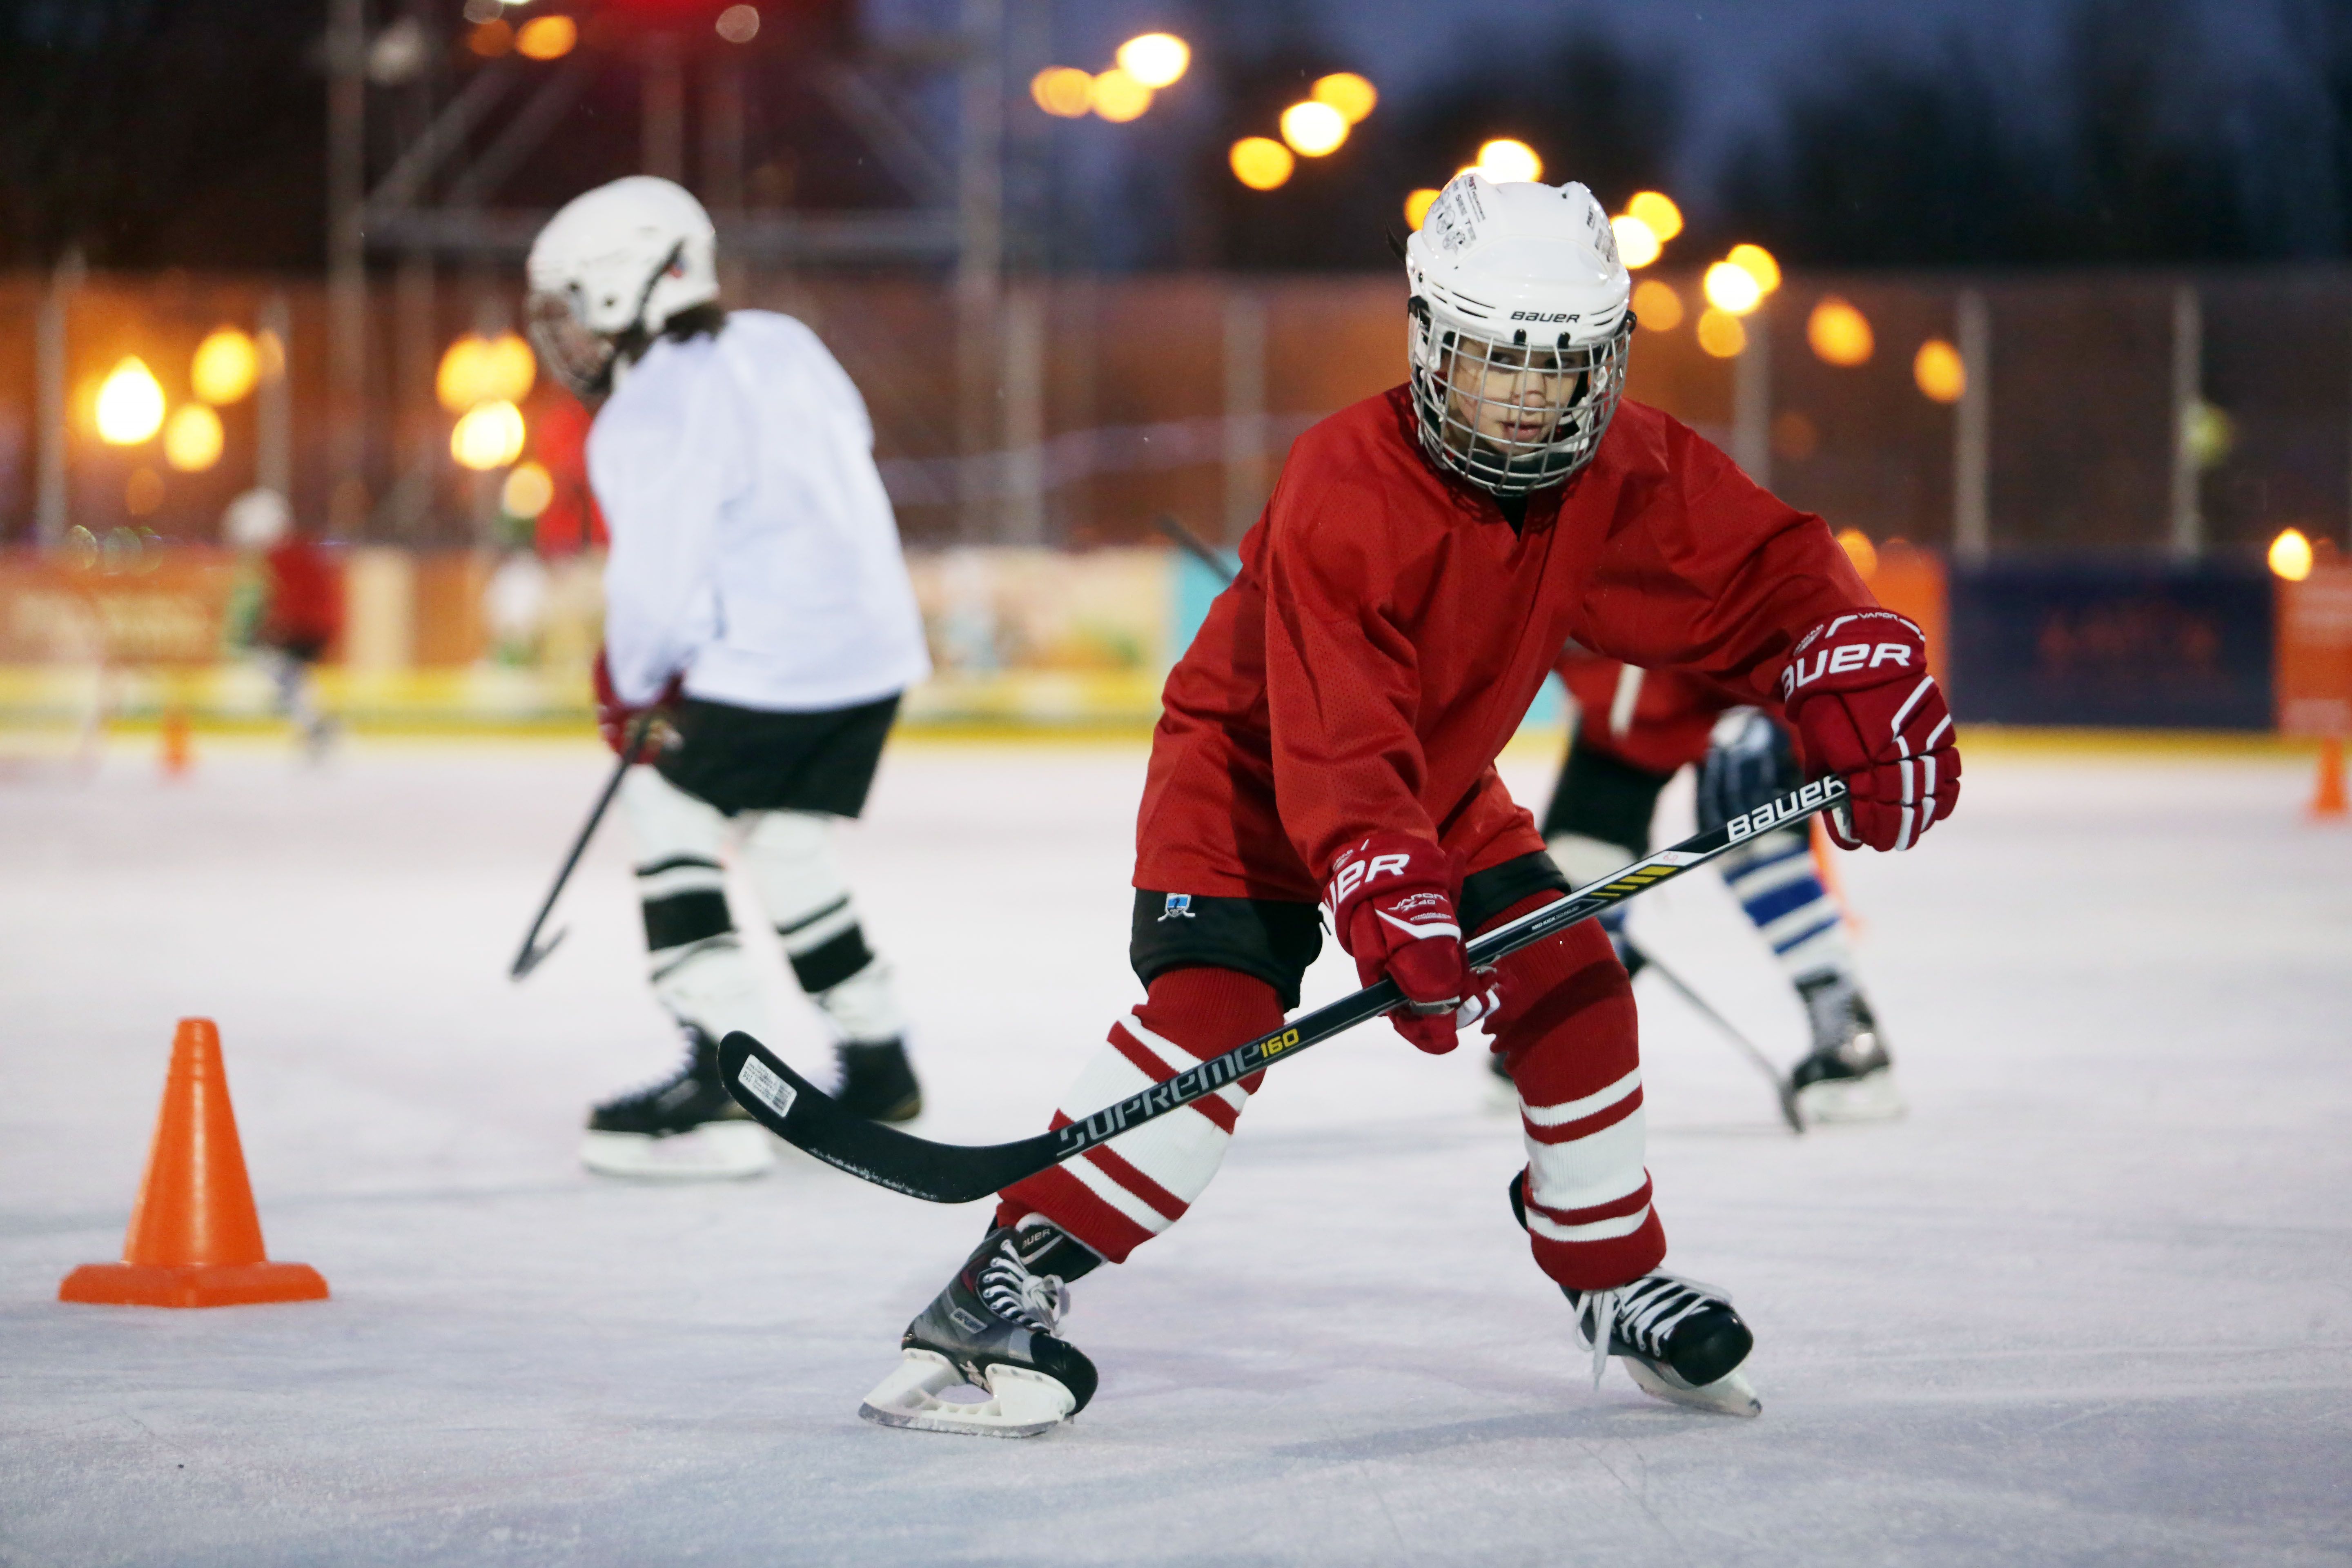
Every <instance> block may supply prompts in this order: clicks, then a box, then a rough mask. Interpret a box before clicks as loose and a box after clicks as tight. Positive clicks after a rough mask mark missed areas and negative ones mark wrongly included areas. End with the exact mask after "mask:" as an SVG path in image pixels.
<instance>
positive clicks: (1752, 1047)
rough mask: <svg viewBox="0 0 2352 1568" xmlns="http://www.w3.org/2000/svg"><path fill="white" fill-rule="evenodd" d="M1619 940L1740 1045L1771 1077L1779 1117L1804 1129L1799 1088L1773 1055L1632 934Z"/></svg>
mask: <svg viewBox="0 0 2352 1568" xmlns="http://www.w3.org/2000/svg"><path fill="white" fill-rule="evenodd" d="M1617 942H1618V945H1620V946H1621V947H1622V948H1623V949H1624V950H1625V956H1627V957H1628V958H1633V959H1636V960H1639V961H1640V963H1641V965H1642V967H1643V968H1644V969H1646V970H1648V971H1650V972H1651V973H1653V974H1655V975H1656V976H1657V977H1658V978H1659V979H1661V980H1663V981H1664V982H1665V983H1666V984H1668V985H1670V986H1672V987H1674V989H1675V992H1676V993H1678V994H1680V995H1681V997H1682V999H1683V1000H1684V1001H1685V1002H1687V1003H1689V1004H1690V1005H1691V1006H1692V1007H1694V1008H1696V1010H1697V1012H1698V1015H1699V1016H1700V1017H1702V1018H1705V1019H1706V1021H1707V1022H1708V1023H1710V1024H1713V1025H1714V1026H1716V1028H1717V1029H1718V1030H1720V1031H1721V1032H1722V1035H1723V1037H1724V1038H1725V1039H1727V1040H1729V1041H1730V1042H1731V1043H1732V1044H1733V1045H1734V1046H1736V1047H1738V1048H1739V1054H1740V1055H1741V1056H1744V1057H1746V1058H1748V1060H1749V1061H1751V1062H1753V1063H1755V1064H1756V1070H1757V1071H1759V1072H1760V1073H1762V1074H1763V1075H1764V1076H1765V1077H1766V1078H1767V1079H1770V1080H1771V1084H1772V1093H1773V1096H1774V1098H1776V1099H1778V1100H1780V1116H1781V1119H1782V1120H1783V1121H1787V1122H1788V1124H1789V1131H1791V1132H1802V1131H1804V1130H1805V1118H1804V1114H1803V1113H1802V1112H1801V1111H1800V1110H1798V1109H1797V1091H1796V1089H1795V1088H1794V1087H1793V1086H1792V1085H1791V1084H1790V1082H1789V1079H1788V1075H1787V1074H1785V1073H1783V1072H1781V1070H1780V1068H1776V1067H1774V1066H1773V1065H1772V1058H1769V1057H1768V1056H1766V1055H1765V1054H1764V1053H1763V1051H1762V1050H1760V1049H1759V1048H1758V1047H1757V1044H1756V1042H1755V1041H1753V1040H1751V1039H1749V1038H1748V1037H1747V1036H1746V1035H1744V1034H1742V1033H1740V1031H1739V1029H1738V1026H1736V1025H1734V1024H1733V1023H1732V1021H1731V1020H1730V1019H1728V1018H1727V1017H1725V1016H1723V1015H1722V1014H1720V1013H1718V1012H1717V1011H1716V1010H1715V1008H1714V1006H1713V1005H1711V1004H1710V1003H1709V1002H1708V1001H1707V999H1706V997H1704V996H1702V995H1700V994H1698V993H1697V992H1696V991H1694V990H1692V989H1691V986H1690V983H1689V982H1688V981H1686V980H1685V979H1684V978H1683V977H1682V976H1681V975H1679V974H1676V973H1675V972H1674V971H1673V970H1671V969H1669V968H1667V967H1666V966H1665V965H1664V964H1663V963H1659V962H1658V960H1657V956H1656V955H1655V954H1654V953H1652V952H1648V951H1647V950H1646V949H1644V948H1643V947H1642V946H1640V945H1639V944H1638V943H1636V942H1634V941H1633V938H1632V937H1629V936H1625V935H1623V934H1622V933H1620V935H1619V936H1618V938H1617Z"/></svg>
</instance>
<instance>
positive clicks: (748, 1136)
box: [580, 1027, 776, 1182]
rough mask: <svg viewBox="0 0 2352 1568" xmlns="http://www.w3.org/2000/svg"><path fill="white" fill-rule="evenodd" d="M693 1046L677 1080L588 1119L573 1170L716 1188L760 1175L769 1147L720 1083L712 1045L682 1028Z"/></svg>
mask: <svg viewBox="0 0 2352 1568" xmlns="http://www.w3.org/2000/svg"><path fill="white" fill-rule="evenodd" d="M688 1037H689V1038H690V1039H691V1041H692V1045H691V1047H690V1048H689V1049H688V1053H687V1059H686V1063H685V1065H684V1066H682V1067H681V1068H679V1069H678V1070H677V1075H676V1076H674V1077H672V1078H668V1079H663V1080H662V1081H661V1082H660V1083H657V1084H655V1085H653V1086H652V1087H650V1088H647V1089H639V1090H637V1091H635V1093H632V1094H626V1095H623V1096H621V1097H620V1098H618V1099H615V1100H606V1101H605V1102H604V1104H602V1105H600V1106H598V1107H596V1109H595V1110H593V1111H591V1112H590V1113H589V1116H588V1132H587V1136H585V1137H584V1138H583V1139H582V1140H581V1142H580V1163H582V1164H583V1165H585V1166H587V1167H588V1168H589V1169H590V1170H592V1171H594V1172H596V1173H598V1174H599V1175H605V1176H635V1177H639V1178H644V1179H650V1180H655V1181H676V1182H717V1181H728V1180H731V1179H734V1178H737V1177H742V1176H757V1175H761V1174H763V1173H766V1172H767V1171H768V1170H770V1169H771V1168H772V1167H773V1166H774V1164H775V1163H776V1150H775V1140H774V1139H773V1138H772V1137H771V1136H770V1135H769V1132H768V1130H767V1129H766V1128H764V1127H762V1126H761V1125H760V1124H759V1123H758V1122H756V1121H752V1120H751V1112H749V1111H747V1110H744V1109H743V1108H742V1107H741V1106H740V1105H738V1104H736V1103H735V1101H734V1100H732V1099H731V1098H730V1096H729V1095H728V1093H727V1090H726V1088H725V1086H724V1085H722V1084H721V1083H720V1082H719V1042H718V1041H716V1040H714V1039H712V1038H711V1037H709V1035H707V1034H705V1033H703V1032H702V1031H701V1030H700V1029H696V1028H691V1027H689V1028H688Z"/></svg>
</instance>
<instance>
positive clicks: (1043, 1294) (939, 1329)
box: [857, 1215, 1102, 1437]
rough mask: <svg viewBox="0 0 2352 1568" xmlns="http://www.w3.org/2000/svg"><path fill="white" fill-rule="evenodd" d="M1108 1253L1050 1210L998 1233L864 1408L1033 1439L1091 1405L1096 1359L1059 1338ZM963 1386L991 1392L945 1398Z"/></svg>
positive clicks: (932, 1310)
mask: <svg viewBox="0 0 2352 1568" xmlns="http://www.w3.org/2000/svg"><path fill="white" fill-rule="evenodd" d="M1101 1261H1102V1259H1101V1258H1099V1257H1097V1255H1096V1254H1095V1253H1093V1252H1092V1251H1090V1250H1088V1249H1087V1247H1085V1246H1083V1245H1082V1244H1080V1243H1079V1242H1077V1241H1076V1240H1074V1239H1072V1238H1071V1237H1067V1236H1065V1235H1064V1234H1062V1232H1061V1230H1060V1229H1059V1228H1057V1227H1056V1226H1054V1225H1053V1224H1052V1223H1051V1222H1050V1221H1048V1220H1047V1219H1046V1218H1045V1216H1044V1215H1028V1216H1027V1217H1026V1218H1024V1219H1023V1220H1022V1222H1021V1223H1020V1224H1019V1225H1018V1226H1005V1227H1003V1228H1002V1229H998V1230H992V1231H990V1232H989V1233H988V1237H987V1238H986V1239H985V1240H983V1241H982V1243H981V1244H980V1247H978V1249H977V1250H975V1251H974V1252H973V1253H972V1255H971V1257H970V1258H966V1259H965V1260H964V1265H963V1267H962V1268H960V1269H958V1270H957V1271H956V1276H955V1278H954V1279H950V1280H949V1281H948V1286H947V1289H944V1290H942V1291H940V1293H939V1295H938V1296H937V1297H936V1298H934V1299H933V1300H932V1301H931V1304H930V1305H929V1306H928V1307H926V1308H924V1309H923V1310H922V1312H921V1314H920V1315H919V1316H918V1317H917V1318H916V1319H915V1321H913V1322H911V1323H908V1325H907V1331H906V1333H905V1334H904V1335H903V1336H901V1338H900V1339H899V1342H898V1344H899V1348H900V1350H901V1351H902V1352H904V1355H905V1359H904V1360H903V1361H902V1362H900V1363H899V1365H898V1370H897V1371H896V1372H894V1373H891V1374H890V1375H889V1376H888V1377H886V1378H884V1379H883V1380H882V1381H881V1383H880V1384H877V1386H876V1387H875V1390H874V1392H873V1393H871V1394H867V1395H866V1402H865V1403H864V1404H862V1405H859V1406H858V1407H857V1414H858V1415H862V1416H864V1417H865V1418H866V1420H868V1421H877V1422H880V1423H881V1424H882V1425H883V1426H906V1427H910V1428H912V1429H913V1430H915V1431H918V1432H958V1433H961V1434H963V1435H965V1436H973V1437H1034V1436H1037V1435H1039V1434H1040V1433H1043V1432H1050V1431H1052V1430H1053V1429H1054V1428H1055V1427H1056V1426H1060V1425H1061V1424H1062V1423H1063V1422H1065V1421H1066V1420H1068V1419H1069V1418H1070V1417H1071V1416H1073V1415H1076V1414H1077V1413H1078V1412H1079V1411H1081V1410H1084V1409H1085V1408H1086V1407H1087V1401H1088V1400H1089V1399H1092V1398H1093V1397H1094V1394H1095V1363H1092V1362H1090V1361H1088V1360H1087V1358H1086V1357H1085V1356H1084V1355H1083V1354H1081V1353H1080V1352H1079V1351H1078V1349H1077V1347H1076V1346H1075V1345H1073V1344H1070V1343H1069V1342H1066V1341H1064V1340H1058V1339H1055V1337H1054V1329H1055V1326H1056V1325H1057V1324H1058V1323H1059V1322H1060V1321H1061V1320H1062V1315H1063V1314H1064V1313H1065V1312H1066V1311H1068V1310H1069V1289H1068V1282H1069V1281H1070V1280H1072V1279H1077V1278H1078V1277H1079V1276H1080V1275H1082V1274H1085V1273H1087V1272H1088V1271H1089V1270H1091V1269H1092V1268H1094V1267H1095V1266H1096V1265H1097V1264H1098V1263H1100V1262H1101ZM957 1384H971V1386H973V1387H975V1388H984V1389H986V1390H987V1391H988V1393H989V1394H990V1397H989V1398H987V1399H985V1400H981V1401H976V1402H974V1403H971V1404H967V1405H958V1404H951V1403H950V1402H948V1401H946V1400H942V1399H941V1398H940V1397H939V1396H940V1394H941V1393H942V1392H943V1391H945V1390H947V1389H950V1388H953V1387H955V1386H956V1385H957Z"/></svg>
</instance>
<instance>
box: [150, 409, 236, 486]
mask: <svg viewBox="0 0 2352 1568" xmlns="http://www.w3.org/2000/svg"><path fill="white" fill-rule="evenodd" d="M225 444H226V443H225V437H223V435H222V432H221V422H220V416H219V415H217V414H215V413H214V412H213V411H212V407H211V405H208V404H203V403H184V404H182V405H180V410H179V412H178V413H176V414H174V415H173V416H172V417H171V420H170V422H169V423H167V424H166V425H165V426H163V460H164V461H165V462H167V463H169V464H171V465H172V467H173V468H177V469H179V470H180V472H182V473H184V474H200V473H202V472H204V471H205V469H206V468H211V467H212V466H213V465H214V464H215V463H217V462H219V461H220V455H221V447H222V446H223V445H225Z"/></svg>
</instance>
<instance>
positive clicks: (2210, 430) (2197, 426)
mask: <svg viewBox="0 0 2352 1568" xmlns="http://www.w3.org/2000/svg"><path fill="white" fill-rule="evenodd" d="M2182 418H2183V419H2184V421H2185V423H2184V425H2183V426H2182V428H2181V432H2180V434H2181V437H2182V438H2183V440H2184V441H2185V442H2186V444H2187V446H2188V447H2189V461H2191V462H2193V463H2195V464H2196V465H2197V466H2198V467H2199V468H2220V467H2221V465H2222V464H2223V463H2226V462H2228V461H2229V460H2230V453H2231V449H2232V448H2233V447H2236V446H2237V444H2238V426H2237V423H2236V421H2234V420H2232V419H2231V417H2230V416H2229V415H2228V414H2226V413H2224V412H2223V411H2222V410H2221V408H2219V407H2217V406H2216V405H2213V404H2210V403H2208V402H2206V401H2205V400H2204V399H2203V398H2201V397H2200V398H2199V399H2198V400H2197V401H2196V402H2194V403H2192V404H2190V405H2189V407H2188V409H2187V411H2186V412H2185V413H2184V415H2183V416H2182Z"/></svg>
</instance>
